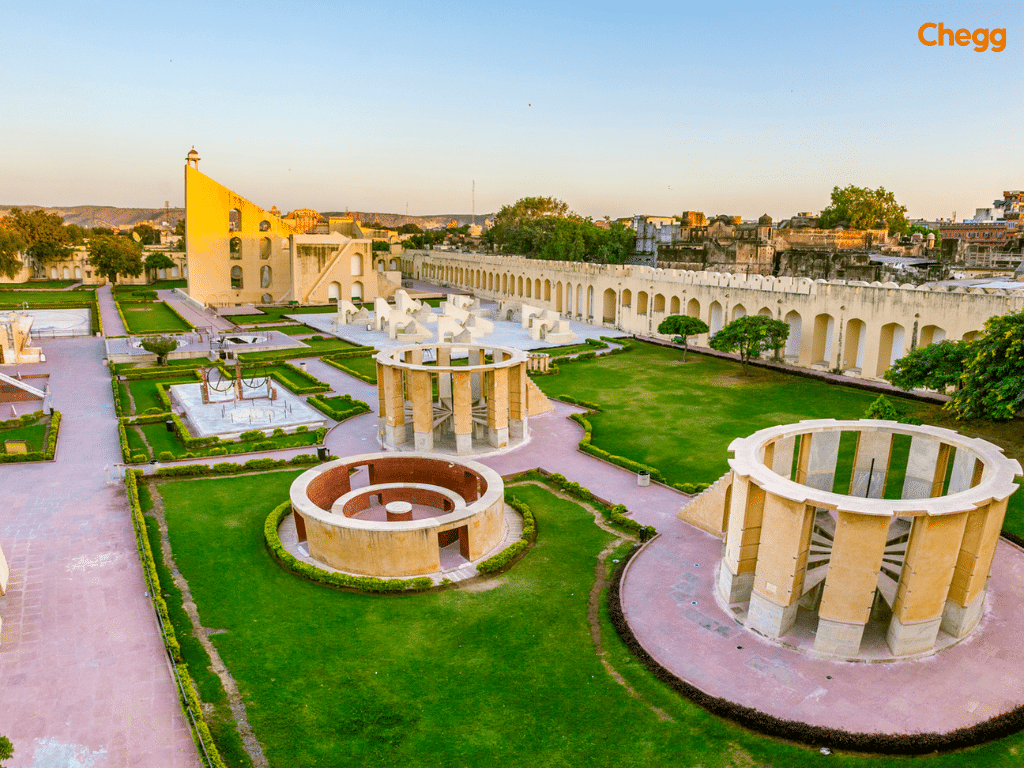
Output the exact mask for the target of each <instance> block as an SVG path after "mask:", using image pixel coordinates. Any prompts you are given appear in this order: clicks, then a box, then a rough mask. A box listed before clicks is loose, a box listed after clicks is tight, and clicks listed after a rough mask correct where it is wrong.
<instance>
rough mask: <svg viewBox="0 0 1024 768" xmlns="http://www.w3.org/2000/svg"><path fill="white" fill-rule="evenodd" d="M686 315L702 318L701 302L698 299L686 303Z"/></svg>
mask: <svg viewBox="0 0 1024 768" xmlns="http://www.w3.org/2000/svg"><path fill="white" fill-rule="evenodd" d="M686 314H688V315H689V316H690V317H700V302H699V301H697V300H696V299H690V300H689V301H688V302H686Z"/></svg>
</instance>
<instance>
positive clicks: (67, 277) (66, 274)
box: [62, 267, 71, 280]
mask: <svg viewBox="0 0 1024 768" xmlns="http://www.w3.org/2000/svg"><path fill="white" fill-rule="evenodd" d="M62 272H63V276H64V279H65V280H70V279H71V270H70V269H68V268H67V267H64V269H63V270H62Z"/></svg>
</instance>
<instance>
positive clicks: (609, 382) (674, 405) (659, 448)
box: [535, 344, 940, 483]
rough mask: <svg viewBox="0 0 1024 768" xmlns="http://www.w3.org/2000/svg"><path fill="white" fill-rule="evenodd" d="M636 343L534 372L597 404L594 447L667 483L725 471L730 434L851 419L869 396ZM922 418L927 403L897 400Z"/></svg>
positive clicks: (556, 389) (555, 388)
mask: <svg viewBox="0 0 1024 768" xmlns="http://www.w3.org/2000/svg"><path fill="white" fill-rule="evenodd" d="M681 360H682V353H681V352H680V351H679V350H675V349H669V348H664V347H659V346H656V345H653V344H638V345H637V347H636V349H635V350H634V351H632V352H627V353H625V354H621V355H610V356H606V357H600V358H598V359H595V360H590V361H583V362H573V363H567V364H563V365H562V366H561V373H559V374H558V375H557V376H539V377H537V378H536V379H535V382H536V383H537V385H538V386H539V387H540V388H541V389H542V390H543V391H544V392H545V393H546V394H549V395H552V396H554V397H557V396H558V395H560V394H565V395H570V396H572V397H575V398H577V399H579V400H584V401H588V402H594V403H598V404H600V405H601V406H602V407H603V410H602V412H601V413H596V414H594V415H593V416H591V417H590V421H591V423H592V424H593V426H594V438H593V443H594V445H596V446H597V447H599V448H603V449H604V450H606V451H608V452H610V453H613V454H617V455H620V456H625V457H627V458H631V459H634V460H636V461H640V462H643V463H644V464H650V465H651V466H654V467H657V468H658V469H660V470H661V471H662V472H663V473H664V474H665V477H666V478H667V479H668V480H669V481H670V482H675V483H683V482H704V483H708V482H712V481H714V480H716V479H717V478H718V477H720V476H721V475H722V474H724V473H725V471H726V470H727V469H728V464H727V463H726V460H727V459H728V457H729V454H728V452H727V450H726V449H727V448H728V445H729V443H730V442H732V440H733V439H734V438H736V437H741V436H746V435H749V434H751V433H753V432H756V431H757V430H759V429H763V428H764V427H769V426H773V425H776V424H788V423H791V422H795V421H799V420H801V419H819V418H836V419H856V418H861V417H862V416H863V415H864V411H865V410H867V407H868V406H869V405H870V404H871V401H872V400H874V399H875V398H876V397H877V395H876V394H872V393H869V392H863V391H860V390H856V389H852V388H848V387H838V386H834V385H829V384H825V383H823V382H820V381H816V380H814V379H806V378H800V377H797V376H790V375H788V374H783V373H776V372H774V371H768V370H764V369H757V368H752V369H750V375H749V376H744V375H743V374H742V372H741V368H740V365H739V363H734V362H732V361H730V360H722V359H719V358H715V357H708V356H704V355H696V354H690V355H689V356H688V358H687V362H686V363H685V364H683V363H682V362H681ZM899 404H900V406H901V407H904V408H905V410H906V412H907V413H908V414H910V415H913V416H917V417H918V418H920V419H922V420H923V421H930V420H934V419H937V418H939V417H940V411H939V408H938V407H937V406H933V405H926V404H920V403H915V402H912V401H908V400H900V401H899Z"/></svg>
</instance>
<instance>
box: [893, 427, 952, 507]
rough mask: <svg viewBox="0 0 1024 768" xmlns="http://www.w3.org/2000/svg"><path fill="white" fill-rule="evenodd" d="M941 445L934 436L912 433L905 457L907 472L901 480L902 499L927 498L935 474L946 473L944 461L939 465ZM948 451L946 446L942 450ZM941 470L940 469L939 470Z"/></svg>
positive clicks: (931, 489) (941, 475) (929, 494)
mask: <svg viewBox="0 0 1024 768" xmlns="http://www.w3.org/2000/svg"><path fill="white" fill-rule="evenodd" d="M941 445H942V443H940V442H939V441H938V440H936V439H935V438H934V437H927V436H925V435H914V437H913V438H912V439H911V441H910V455H909V456H908V457H907V474H906V478H905V479H904V481H903V495H902V496H901V497H900V498H903V499H928V498H931V497H932V496H933V495H934V494H933V493H932V491H933V489H934V486H935V479H936V475H937V474H940V484H941V479H942V477H944V476H945V474H946V463H945V462H941V464H942V466H941V467H939V463H940V462H939V453H940V451H939V448H940V446H941ZM943 453H945V454H946V455H948V453H949V449H948V448H947V449H946V451H944V452H943ZM940 470H941V471H940Z"/></svg>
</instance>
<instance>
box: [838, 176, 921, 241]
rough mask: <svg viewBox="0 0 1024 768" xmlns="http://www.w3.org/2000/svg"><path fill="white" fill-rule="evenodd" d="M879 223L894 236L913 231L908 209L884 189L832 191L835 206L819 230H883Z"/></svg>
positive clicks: (849, 188) (856, 188)
mask: <svg viewBox="0 0 1024 768" xmlns="http://www.w3.org/2000/svg"><path fill="white" fill-rule="evenodd" d="M879 222H884V225H882V226H885V227H887V228H888V229H889V234H891V235H892V234H896V233H899V234H903V233H905V232H906V231H907V230H908V229H909V228H910V224H909V223H908V222H907V208H906V206H903V205H900V204H899V203H897V202H896V198H895V197H894V196H893V194H892V192H886V191H885V188H884V187H879V188H878V189H867V188H866V187H854V186H852V185H851V186H849V187H846V188H844V189H840V188H839V187H833V188H832V205H830V206H829V207H828V208H826V209H825V210H823V211H822V212H821V216H820V217H819V218H818V226H819V227H824V228H826V229H828V228H831V227H835V226H837V225H839V224H843V225H845V226H847V227H849V228H850V229H880V228H881V227H880V226H879Z"/></svg>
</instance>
